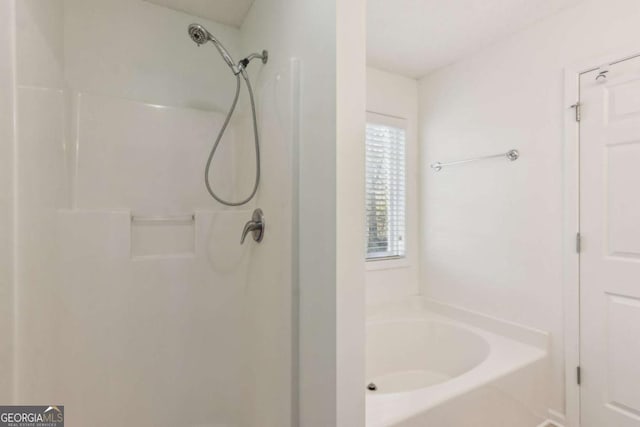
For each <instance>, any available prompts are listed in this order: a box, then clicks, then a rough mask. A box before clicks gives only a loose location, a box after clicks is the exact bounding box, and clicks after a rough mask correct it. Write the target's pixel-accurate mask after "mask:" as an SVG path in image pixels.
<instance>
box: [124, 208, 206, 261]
mask: <svg viewBox="0 0 640 427" xmlns="http://www.w3.org/2000/svg"><path fill="white" fill-rule="evenodd" d="M195 220H196V216H195V214H186V215H167V216H156V215H150V216H145V215H133V214H132V215H131V256H132V257H150V256H185V255H194V254H195Z"/></svg>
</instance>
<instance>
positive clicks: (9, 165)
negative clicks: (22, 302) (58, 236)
mask: <svg viewBox="0 0 640 427" xmlns="http://www.w3.org/2000/svg"><path fill="white" fill-rule="evenodd" d="M14 17H15V4H14V2H13V1H3V2H1V3H0V93H2V94H3V95H2V96H1V97H0V336H2V337H4V338H3V341H4V344H3V345H2V346H0V401H2V402H6V403H7V404H8V403H11V402H12V399H13V397H12V391H13V350H14V345H13V344H14V343H13V338H14V334H13V273H14V269H13V262H14V247H13V208H14V200H13V182H14V180H13V152H14V128H13V118H14V99H13V98H14V97H13V87H14V84H13V77H14V66H15V61H14V59H15V56H14V35H15V31H14V30H15V24H14V22H15V18H14Z"/></svg>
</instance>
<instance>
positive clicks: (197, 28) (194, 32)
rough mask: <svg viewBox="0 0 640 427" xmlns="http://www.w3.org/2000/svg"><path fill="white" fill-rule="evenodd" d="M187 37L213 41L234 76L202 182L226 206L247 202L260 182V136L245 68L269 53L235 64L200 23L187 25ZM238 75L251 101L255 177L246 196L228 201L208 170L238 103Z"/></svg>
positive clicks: (247, 58) (198, 41) (200, 42)
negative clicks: (226, 109) (214, 185)
mask: <svg viewBox="0 0 640 427" xmlns="http://www.w3.org/2000/svg"><path fill="white" fill-rule="evenodd" d="M189 37H191V39H192V40H193V41H194V42H195V43H196V44H197V45H198V46H200V45H203V44H205V43H206V42H208V41H210V42H211V43H213V45H214V46H215V47H216V49H217V50H218V52H219V53H220V55H221V56H222V59H224V61H225V62H226V63H227V65H228V66H229V68H231V71H232V72H233V74H234V75H235V76H236V94H235V97H234V99H233V103H232V104H231V108H230V109H229V112H228V113H227V117H226V119H225V121H224V123H223V125H222V128H221V129H220V131H219V132H218V136H217V137H216V140H215V142H214V144H213V148H212V149H211V152H210V153H209V158H208V159H207V166H206V167H205V171H204V183H205V186H206V187H207V191H208V192H209V194H210V195H211V197H213V198H214V199H216V200H217V201H218V202H220V203H222V204H223V205H226V206H241V205H244V204H246V203H248V202H249V201H250V200H251V199H253V197H254V196H255V194H256V192H257V191H258V185H259V184H260V136H259V134H258V120H257V117H256V103H255V100H254V97H253V89H252V87H251V82H250V81H249V76H248V75H247V73H246V71H245V69H246V68H247V66H248V65H249V63H250V62H251V61H252V60H254V59H256V58H259V59H261V60H262V63H263V64H266V63H267V61H268V60H269V53H268V52H267V51H266V50H263V51H262V53H252V54H251V55H249V56H247V57H246V58H244V59H243V60H241V61H240V62H239V63H237V64H236V63H235V62H234V61H233V58H232V57H231V54H230V53H229V52H228V51H227V49H225V47H224V46H223V45H222V43H220V41H219V40H218V39H216V38H215V37H214V36H213V35H212V34H211V33H210V32H209V31H207V30H206V29H205V28H204V27H203V26H202V25H200V24H191V25H189ZM240 75H242V78H243V79H244V81H245V83H246V85H247V90H248V92H249V101H250V103H251V113H252V115H253V135H254V146H255V153H256V178H255V181H254V184H253V190H252V191H251V194H250V195H249V196H248V197H246V198H245V199H243V200H241V201H238V202H230V201H227V200H224V199H222V198H221V197H220V196H218V195H217V194H216V192H215V191H214V190H213V188H211V184H210V182H209V170H210V169H211V162H212V161H213V158H214V156H215V153H216V150H217V149H218V145H219V144H220V141H221V140H222V136H223V135H224V132H225V131H226V129H227V126H228V125H229V121H230V120H231V116H233V112H234V111H235V109H236V105H237V104H238V98H239V96H240Z"/></svg>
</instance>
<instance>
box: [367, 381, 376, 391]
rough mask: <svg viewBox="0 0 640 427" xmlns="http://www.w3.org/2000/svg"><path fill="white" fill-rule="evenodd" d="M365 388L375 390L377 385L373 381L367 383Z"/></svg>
mask: <svg viewBox="0 0 640 427" xmlns="http://www.w3.org/2000/svg"><path fill="white" fill-rule="evenodd" d="M367 389H368V390H371V391H376V390H377V389H378V386H377V385H375V383H369V384H368V385H367Z"/></svg>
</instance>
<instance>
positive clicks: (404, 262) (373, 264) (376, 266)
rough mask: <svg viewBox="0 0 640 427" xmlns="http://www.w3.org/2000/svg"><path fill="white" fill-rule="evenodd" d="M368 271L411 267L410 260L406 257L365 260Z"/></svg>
mask: <svg viewBox="0 0 640 427" xmlns="http://www.w3.org/2000/svg"><path fill="white" fill-rule="evenodd" d="M364 265H365V270H366V271H377V270H392V269H396V268H409V267H410V265H409V260H408V259H407V258H406V257H404V258H398V259H381V260H373V261H365V263H364Z"/></svg>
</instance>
